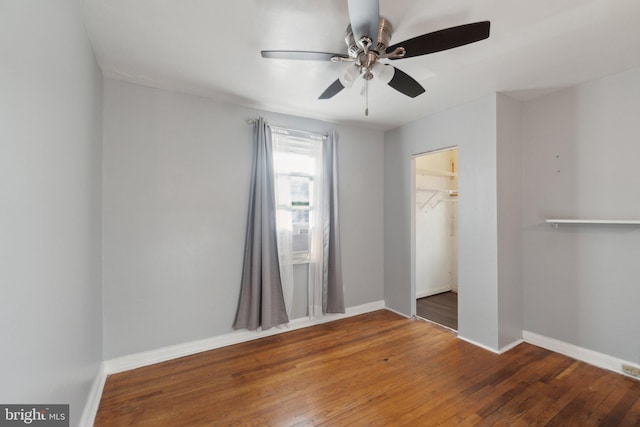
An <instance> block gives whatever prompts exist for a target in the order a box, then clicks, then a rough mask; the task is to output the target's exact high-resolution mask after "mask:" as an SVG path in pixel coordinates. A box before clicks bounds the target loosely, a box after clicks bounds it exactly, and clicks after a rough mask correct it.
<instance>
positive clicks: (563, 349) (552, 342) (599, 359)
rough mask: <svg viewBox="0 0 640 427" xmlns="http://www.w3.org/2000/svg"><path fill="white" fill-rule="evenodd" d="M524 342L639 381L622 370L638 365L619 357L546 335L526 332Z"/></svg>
mask: <svg viewBox="0 0 640 427" xmlns="http://www.w3.org/2000/svg"><path fill="white" fill-rule="evenodd" d="M522 337H523V338H524V341H525V342H527V343H529V344H533V345H536V346H538V347H542V348H546V349H547V350H551V351H553V352H556V353H560V354H564V355H565V356H569V357H571V358H573V359H577V360H580V361H582V362H585V363H588V364H590V365H593V366H597V367H598V368H603V369H607V370H609V371H613V372H616V373H618V374H622V375H625V376H627V377H629V378H633V379H634V380H638V379H639V378H638V377H634V376H631V375H628V374H627V373H625V372H624V371H623V370H622V365H623V364H625V365H629V366H633V367H636V368H640V365H638V364H637V363H632V362H628V361H626V360H623V359H619V358H617V357H613V356H610V355H608V354H604V353H599V352H597V351H594V350H589V349H587V348H584V347H579V346H577V345H574V344H569V343H566V342H564V341H560V340H557V339H555V338H549V337H546V336H544V335H538V334H536V333H533V332H528V331H524V332H523V333H522Z"/></svg>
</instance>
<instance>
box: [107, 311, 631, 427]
mask: <svg viewBox="0 0 640 427" xmlns="http://www.w3.org/2000/svg"><path fill="white" fill-rule="evenodd" d="M96 425H97V426H217V425H252V426H253V425H268V426H310V425H323V426H351V425H355V426H403V425H406V426H431V425H445V426H450V425H481V426H489V425H516V426H530V425H549V426H597V425H601V426H638V425H640V382H638V381H634V380H632V379H630V378H626V377H624V376H622V375H618V374H615V373H612V372H607V371H604V370H602V369H599V368H595V367H593V366H589V365H587V364H585V363H582V362H578V361H575V360H573V359H570V358H568V357H565V356H562V355H560V354H556V353H552V352H550V351H547V350H544V349H541V348H538V347H535V346H532V345H529V344H520V345H519V346H517V347H516V348H514V349H512V350H511V351H509V352H507V353H505V354H503V355H500V356H499V355H496V354H493V353H491V352H488V351H486V350H483V349H481V348H478V347H476V346H473V345H471V344H468V343H466V342H463V341H461V340H459V339H457V338H456V337H455V336H454V335H453V334H451V333H449V332H448V331H445V330H443V329H442V328H438V327H435V326H433V325H430V324H428V323H426V322H423V321H420V320H411V319H406V318H403V317H401V316H398V315H396V314H393V313H391V312H388V311H385V310H381V311H376V312H373V313H369V314H365V315H361V316H356V317H352V318H348V319H344V320H340V321H336V322H332V323H327V324H323V325H318V326H314V327H310V328H306V329H300V330H297V331H292V332H288V333H283V334H280V335H275V336H272V337H268V338H263V339H260V340H256V341H252V342H248V343H243V344H238V345H234V346H229V347H225V348H221V349H217V350H212V351H208V352H204V353H199V354H196V355H192V356H187V357H183V358H180V359H176V360H172V361H168V362H164V363H160V364H157V365H152V366H148V367H144V368H140V369H136V370H133V371H128V372H124V373H120V374H115V375H111V376H109V378H108V379H107V382H106V385H105V388H104V393H103V396H102V401H101V403H100V408H99V410H98V414H97V418H96Z"/></svg>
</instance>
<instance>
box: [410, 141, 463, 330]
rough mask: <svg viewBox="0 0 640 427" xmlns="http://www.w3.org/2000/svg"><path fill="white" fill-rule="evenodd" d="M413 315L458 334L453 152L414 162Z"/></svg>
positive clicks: (455, 166) (455, 165)
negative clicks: (414, 307) (414, 289)
mask: <svg viewBox="0 0 640 427" xmlns="http://www.w3.org/2000/svg"><path fill="white" fill-rule="evenodd" d="M414 160H415V215H414V218H415V224H414V232H415V235H414V240H415V252H414V254H415V260H414V261H415V264H414V265H415V286H416V293H415V295H416V315H417V316H418V317H420V318H422V319H425V320H428V321H431V322H435V323H438V324H440V325H442V326H445V327H447V328H449V329H452V330H455V331H457V330H458V203H457V202H458V149H457V148H455V147H454V148H448V149H445V150H440V151H435V152H430V153H426V154H422V155H419V156H416V157H415V159H414Z"/></svg>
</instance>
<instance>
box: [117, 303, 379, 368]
mask: <svg viewBox="0 0 640 427" xmlns="http://www.w3.org/2000/svg"><path fill="white" fill-rule="evenodd" d="M384 308H385V306H384V301H375V302H372V303H367V304H362V305H358V306H354V307H348V308H347V309H346V313H344V314H327V315H325V316H322V317H320V318H316V319H309V318H303V319H295V320H292V321H291V322H289V324H288V325H286V326H283V327H279V328H271V329H269V330H266V331H260V330H258V331H235V332H230V333H228V334H224V335H218V336H216V337H212V338H206V339H203V340H198V341H192V342H188V343H184V344H178V345H173V346H169V347H163V348H159V349H156V350H151V351H145V352H141V353H136V354H131V355H128V356H123V357H118V358H115V359H111V360H107V361H105V362H104V365H105V373H106V374H107V375H111V374H115V373H118V372H123V371H128V370H131V369H136V368H141V367H143V366H148V365H153V364H155V363H160V362H166V361H167V360H171V359H177V358H179V357H183V356H189V355H192V354H196V353H200V352H203V351H208V350H214V349H216V348H221V347H226V346H229V345H233V344H240V343H243V342H247V341H252V340H255V339H259V338H264V337H268V336H272V335H277V334H281V333H283V332H289V331H294V330H296V329H302V328H308V327H310V326H314V325H319V324H322V323H327V322H332V321H334V320H339V319H344V318H347V317H352V316H357V315H359V314H364V313H369V312H371V311H376V310H383V309H384Z"/></svg>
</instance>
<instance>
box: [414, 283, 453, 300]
mask: <svg viewBox="0 0 640 427" xmlns="http://www.w3.org/2000/svg"><path fill="white" fill-rule="evenodd" d="M451 290H452V289H451V286H447V287H444V288H440V289H436V290H433V289H431V290H428V291H422V292H417V291H416V299H418V298H426V297H430V296H432V295H438V294H441V293H443V292H450V291H451Z"/></svg>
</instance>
